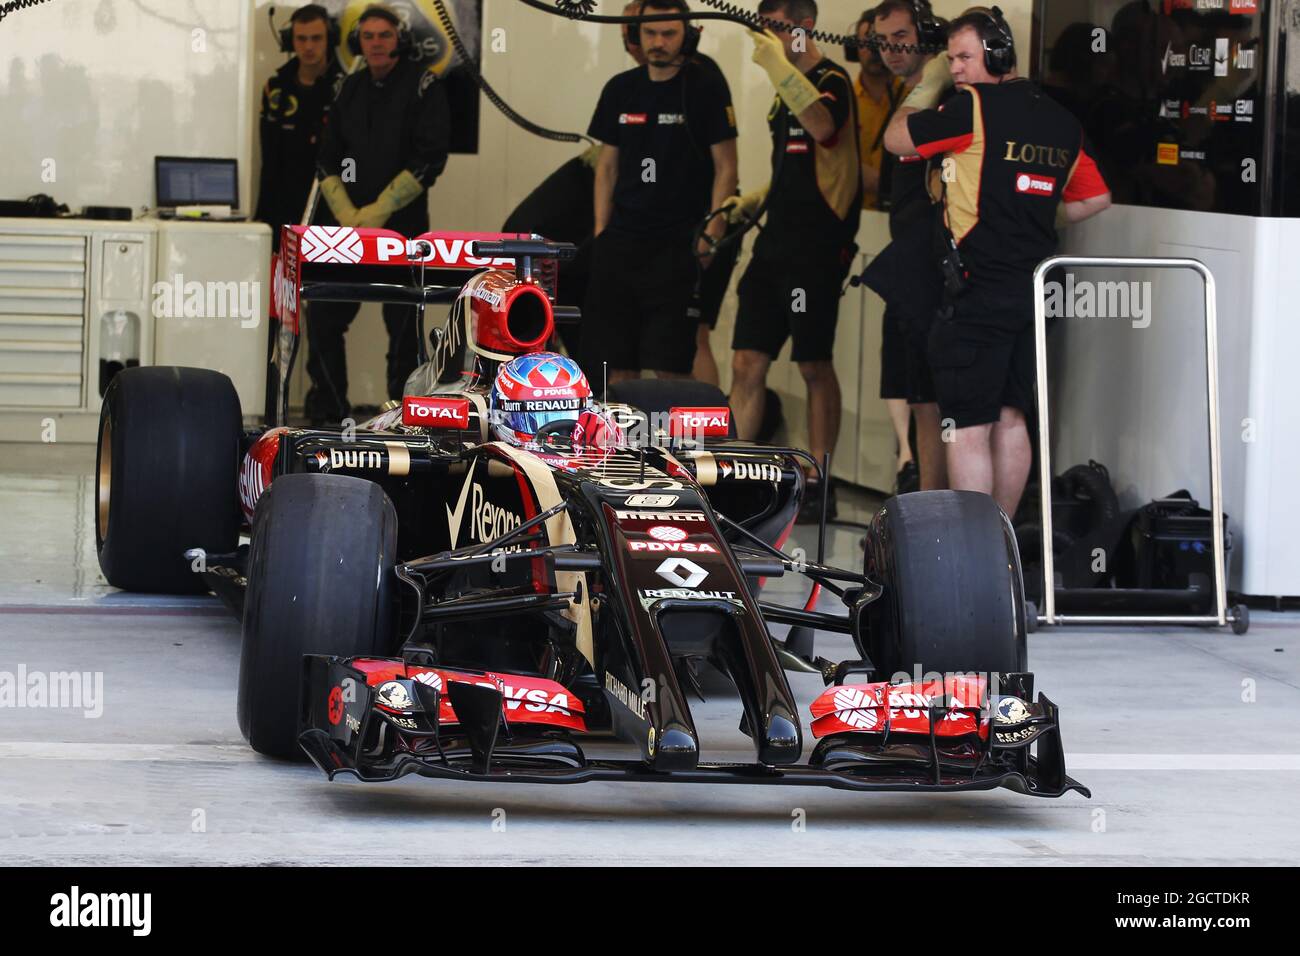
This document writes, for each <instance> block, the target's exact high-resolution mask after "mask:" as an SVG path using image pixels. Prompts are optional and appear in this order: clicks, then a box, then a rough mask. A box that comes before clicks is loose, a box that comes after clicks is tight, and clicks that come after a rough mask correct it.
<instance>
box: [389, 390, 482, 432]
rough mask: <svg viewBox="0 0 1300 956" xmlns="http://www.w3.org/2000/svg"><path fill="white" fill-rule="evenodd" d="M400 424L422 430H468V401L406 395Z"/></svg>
mask: <svg viewBox="0 0 1300 956" xmlns="http://www.w3.org/2000/svg"><path fill="white" fill-rule="evenodd" d="M402 424H403V425H412V426H422V427H424V428H469V399H466V398H434V397H432V396H425V395H407V396H406V397H405V398H403V399H402Z"/></svg>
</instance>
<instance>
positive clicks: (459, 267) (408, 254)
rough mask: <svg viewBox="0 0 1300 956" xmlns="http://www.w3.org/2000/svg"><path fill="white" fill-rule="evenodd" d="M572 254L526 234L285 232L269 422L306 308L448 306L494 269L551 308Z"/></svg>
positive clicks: (275, 290) (281, 404) (283, 398)
mask: <svg viewBox="0 0 1300 956" xmlns="http://www.w3.org/2000/svg"><path fill="white" fill-rule="evenodd" d="M576 252H577V249H576V247H575V246H573V245H572V244H569V243H552V242H547V241H546V240H544V239H543V238H542V237H541V236H537V235H531V234H527V233H514V232H445V231H439V232H425V233H421V234H420V235H418V236H415V237H413V238H407V237H406V236H403V235H402V234H400V233H398V232H394V231H393V230H391V229H355V228H352V227H350V226H282V227H281V230H280V251H279V254H278V255H277V257H276V259H275V261H274V263H273V275H272V283H271V290H272V291H271V306H272V313H273V316H274V317H275V320H276V321H275V322H273V323H272V325H271V329H272V333H271V334H272V339H271V343H270V366H271V368H270V370H269V372H270V375H271V378H272V384H271V387H269V388H268V389H267V407H266V420H267V423H268V424H270V425H276V424H284V421H285V419H286V417H287V409H286V403H287V401H288V383H289V378H290V375H291V374H292V370H293V362H294V358H295V356H296V355H297V351H298V332H299V328H300V324H301V315H302V306H303V303H304V302H306V301H313V300H314V301H345V302H384V303H400V304H412V305H419V304H427V303H429V302H449V301H452V300H454V299H455V298H456V296H457V294H458V293H459V291H460V287H461V286H462V285H463V284H464V283H465V282H466V281H467V280H468V279H469V278H470V276H472V275H473V274H474V273H475V272H478V271H480V270H482V269H492V268H496V269H509V270H513V271H515V272H516V274H521V275H526V276H528V277H529V278H531V279H533V280H534V281H536V283H537V285H538V286H539V287H540V288H541V290H542V291H543V292H545V293H546V296H547V298H548V299H549V300H550V301H551V303H552V304H553V305H554V303H555V296H556V290H557V288H558V275H559V262H558V260H559V259H562V258H571V257H572V256H573V255H575V254H576ZM428 269H436V270H438V271H439V273H440V275H439V276H438V278H439V279H440V280H441V284H436V285H433V284H429V283H428V282H426V280H425V276H424V272H425V270H428Z"/></svg>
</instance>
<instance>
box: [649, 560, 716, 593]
mask: <svg viewBox="0 0 1300 956" xmlns="http://www.w3.org/2000/svg"><path fill="white" fill-rule="evenodd" d="M655 573H657V574H658V575H659V576H660V577H661V578H663V579H664V580H665V581H667V582H668V583H669V584H671V585H672V586H673V587H678V588H697V587H699V586H700V584H702V583H703V581H704V579H705V578H707V577H708V576H709V572H708V571H705V570H704V569H703V568H702V567H700V566H699V565H698V564H696V563H695V562H694V561H688V560H686V559H685V558H669V559H668V560H666V561H664V563H663V564H661V565H659V567H657V568H655Z"/></svg>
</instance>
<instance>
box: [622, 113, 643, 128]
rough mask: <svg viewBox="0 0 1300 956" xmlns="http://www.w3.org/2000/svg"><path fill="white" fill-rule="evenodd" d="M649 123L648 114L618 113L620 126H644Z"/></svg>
mask: <svg viewBox="0 0 1300 956" xmlns="http://www.w3.org/2000/svg"><path fill="white" fill-rule="evenodd" d="M649 121H650V114H649V113H619V114H618V122H619V125H620V126H644V125H645V124H646V123H648V122H649Z"/></svg>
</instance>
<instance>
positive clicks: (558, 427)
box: [533, 418, 578, 445]
mask: <svg viewBox="0 0 1300 956" xmlns="http://www.w3.org/2000/svg"><path fill="white" fill-rule="evenodd" d="M577 427H578V420H577V419H576V418H559V419H556V420H555V421H553V422H547V423H546V424H545V425H543V426H542V427H541V428H539V429H537V434H536V435H534V436H533V437H534V438H536V440H537V444H539V445H550V444H568V445H572V444H573V433H574V431H575V430H576V429H577ZM552 437H555V438H561V439H562V441H561V442H551V441H549V440H548V439H550V438H552Z"/></svg>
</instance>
